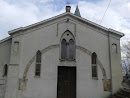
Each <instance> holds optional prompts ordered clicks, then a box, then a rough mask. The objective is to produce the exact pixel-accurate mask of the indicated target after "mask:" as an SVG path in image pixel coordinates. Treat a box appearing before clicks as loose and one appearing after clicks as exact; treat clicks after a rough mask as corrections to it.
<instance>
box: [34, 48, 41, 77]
mask: <svg viewBox="0 0 130 98" xmlns="http://www.w3.org/2000/svg"><path fill="white" fill-rule="evenodd" d="M40 71H41V52H40V51H39V50H38V51H37V53H36V69H35V76H40Z"/></svg>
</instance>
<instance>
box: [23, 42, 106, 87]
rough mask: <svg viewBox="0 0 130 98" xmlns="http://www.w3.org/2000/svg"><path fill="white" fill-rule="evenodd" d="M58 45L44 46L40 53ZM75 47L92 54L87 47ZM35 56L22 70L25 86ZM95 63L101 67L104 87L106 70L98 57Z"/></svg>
mask: <svg viewBox="0 0 130 98" xmlns="http://www.w3.org/2000/svg"><path fill="white" fill-rule="evenodd" d="M58 47H60V45H59V44H55V45H51V46H48V47H46V48H44V49H43V50H41V54H44V53H45V52H47V51H49V50H51V49H55V48H58ZM76 49H78V50H80V51H82V52H83V53H85V54H88V55H89V56H92V52H91V51H89V50H87V49H86V48H84V47H81V46H76ZM35 58H36V55H34V56H33V57H32V59H30V61H29V62H28V64H27V66H26V68H25V70H24V73H23V78H22V81H23V82H25V86H26V77H27V73H28V70H29V68H30V66H31V65H32V63H33V62H34V60H35ZM97 65H99V67H100V69H101V71H102V75H103V81H104V87H105V85H107V83H108V82H107V81H108V80H107V75H106V71H105V69H104V67H103V65H102V63H101V62H100V60H99V59H98V58H97Z"/></svg>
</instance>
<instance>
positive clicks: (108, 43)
mask: <svg viewBox="0 0 130 98" xmlns="http://www.w3.org/2000/svg"><path fill="white" fill-rule="evenodd" d="M108 44H109V45H108V47H109V62H110V77H111V95H112V92H113V90H112V87H113V86H112V85H113V84H112V69H111V50H110V48H111V46H110V32H108Z"/></svg>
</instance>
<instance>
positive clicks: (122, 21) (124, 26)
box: [0, 0, 130, 41]
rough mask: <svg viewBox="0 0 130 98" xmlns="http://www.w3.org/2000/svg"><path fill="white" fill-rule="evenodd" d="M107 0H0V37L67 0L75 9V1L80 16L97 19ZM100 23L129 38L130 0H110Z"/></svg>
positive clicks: (59, 10) (59, 8)
mask: <svg viewBox="0 0 130 98" xmlns="http://www.w3.org/2000/svg"><path fill="white" fill-rule="evenodd" d="M109 1H110V0H0V40H1V39H3V38H5V37H7V36H9V35H8V31H10V30H13V29H16V28H18V27H22V26H27V25H30V24H33V23H36V22H39V21H41V20H44V19H47V18H50V17H53V16H56V15H58V14H61V13H63V12H65V6H66V3H70V5H71V7H72V9H71V12H72V13H74V11H75V7H76V5H77V4H78V5H79V10H80V12H81V16H82V17H83V18H86V19H88V20H91V21H93V22H96V23H98V24H99V23H100V21H101V19H102V17H103V14H104V12H105V10H106V8H107V6H108V4H109ZM101 25H103V26H105V27H107V28H112V29H115V30H117V31H120V32H122V33H125V37H123V38H122V39H121V40H122V41H124V40H128V39H130V0H111V4H110V6H109V8H108V10H107V12H106V15H105V17H104V19H103V21H102V23H101Z"/></svg>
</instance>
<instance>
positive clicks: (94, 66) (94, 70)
mask: <svg viewBox="0 0 130 98" xmlns="http://www.w3.org/2000/svg"><path fill="white" fill-rule="evenodd" d="M92 77H93V78H96V79H97V54H96V53H95V52H94V53H93V54H92Z"/></svg>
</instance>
